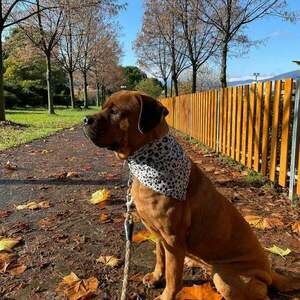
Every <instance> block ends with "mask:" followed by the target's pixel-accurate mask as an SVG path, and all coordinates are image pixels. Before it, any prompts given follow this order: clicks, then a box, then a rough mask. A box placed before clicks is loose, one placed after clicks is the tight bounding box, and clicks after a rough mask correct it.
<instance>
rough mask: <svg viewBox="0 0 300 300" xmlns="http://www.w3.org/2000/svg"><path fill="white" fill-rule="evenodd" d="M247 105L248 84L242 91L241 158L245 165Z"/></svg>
mask: <svg viewBox="0 0 300 300" xmlns="http://www.w3.org/2000/svg"><path fill="white" fill-rule="evenodd" d="M248 107H249V85H245V86H244V93H243V131H242V159H241V162H242V164H243V165H246V157H247V130H248Z"/></svg>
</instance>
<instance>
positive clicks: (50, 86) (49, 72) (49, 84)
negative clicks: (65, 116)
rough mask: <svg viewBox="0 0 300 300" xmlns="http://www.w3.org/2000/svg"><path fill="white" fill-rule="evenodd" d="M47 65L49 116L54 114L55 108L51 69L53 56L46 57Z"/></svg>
mask: <svg viewBox="0 0 300 300" xmlns="http://www.w3.org/2000/svg"><path fill="white" fill-rule="evenodd" d="M46 63H47V72H46V77H47V91H48V114H54V106H53V92H52V69H51V55H50V54H49V55H46Z"/></svg>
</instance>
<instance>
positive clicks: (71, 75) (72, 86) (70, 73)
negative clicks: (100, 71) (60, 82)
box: [68, 71, 75, 108]
mask: <svg viewBox="0 0 300 300" xmlns="http://www.w3.org/2000/svg"><path fill="white" fill-rule="evenodd" d="M68 75H69V88H70V99H71V107H72V108H75V94H74V79H73V72H71V71H69V74H68Z"/></svg>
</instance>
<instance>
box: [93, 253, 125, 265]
mask: <svg viewBox="0 0 300 300" xmlns="http://www.w3.org/2000/svg"><path fill="white" fill-rule="evenodd" d="M96 262H100V263H102V264H104V265H106V266H110V267H112V268H114V267H118V266H120V265H121V264H122V263H123V260H122V259H119V258H117V257H115V256H114V255H108V256H103V255H100V256H99V257H98V258H97V259H96Z"/></svg>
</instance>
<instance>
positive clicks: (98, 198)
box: [89, 189, 110, 204]
mask: <svg viewBox="0 0 300 300" xmlns="http://www.w3.org/2000/svg"><path fill="white" fill-rule="evenodd" d="M109 195H110V194H109V191H108V190H107V189H102V190H99V191H97V192H95V193H93V194H92V198H91V199H90V200H89V202H90V203H92V204H98V203H101V202H103V201H106V200H107V199H108V198H109Z"/></svg>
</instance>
